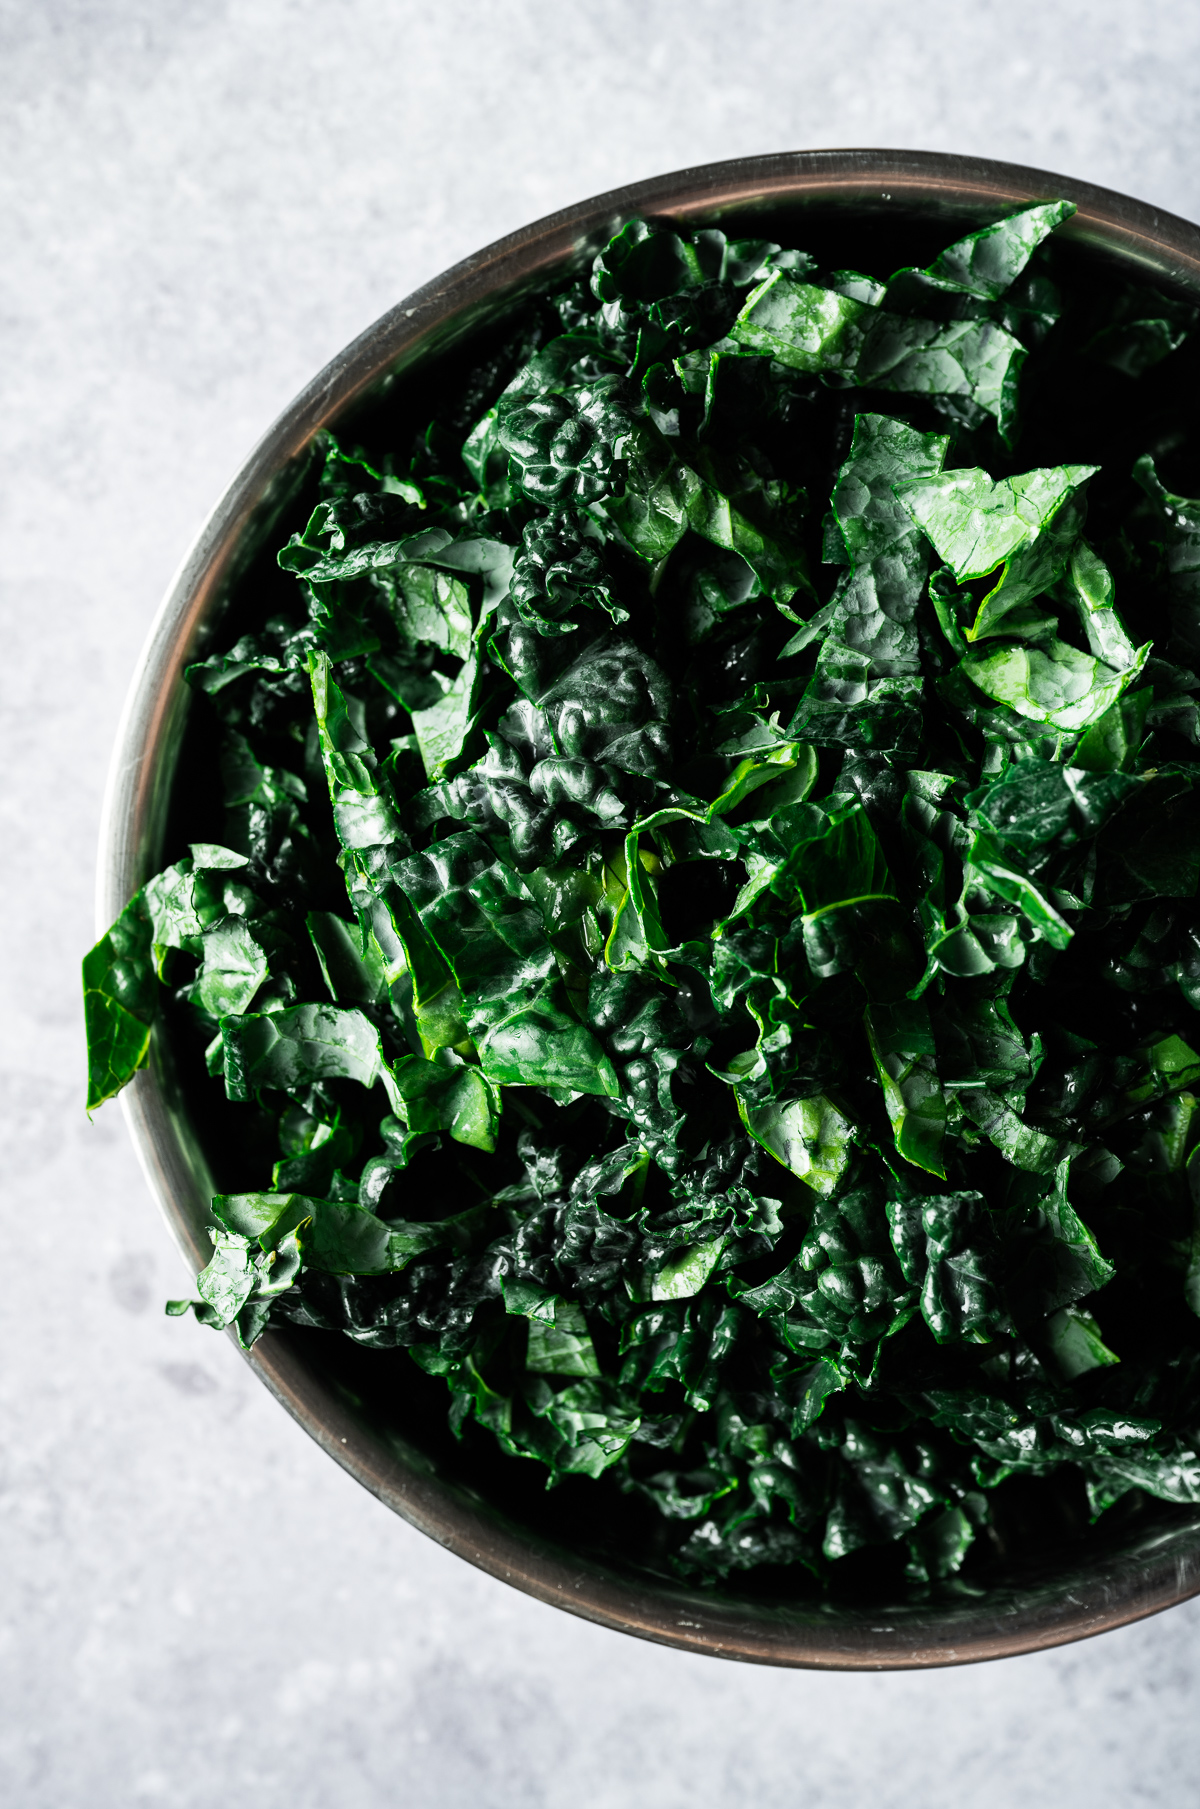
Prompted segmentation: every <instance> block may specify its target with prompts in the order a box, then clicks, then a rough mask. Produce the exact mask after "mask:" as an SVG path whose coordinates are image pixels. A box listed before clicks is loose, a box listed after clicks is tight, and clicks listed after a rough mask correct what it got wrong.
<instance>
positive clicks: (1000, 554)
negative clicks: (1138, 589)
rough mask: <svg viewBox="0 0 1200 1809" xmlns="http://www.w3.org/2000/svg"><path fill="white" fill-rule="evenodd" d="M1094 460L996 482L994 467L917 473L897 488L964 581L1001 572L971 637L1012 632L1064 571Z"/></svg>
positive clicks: (971, 626)
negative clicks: (1017, 615)
mask: <svg viewBox="0 0 1200 1809" xmlns="http://www.w3.org/2000/svg"><path fill="white" fill-rule="evenodd" d="M1095 471H1096V467H1095V466H1094V465H1062V466H1059V467H1057V468H1056V469H1053V470H1043V471H1027V472H1025V473H1024V474H1023V476H1021V477H1014V478H1005V479H1003V480H1002V481H1001V482H999V483H994V482H993V481H992V479H991V478H990V477H989V476H988V474H987V472H986V471H977V470H974V471H948V472H946V473H944V474H943V475H940V476H935V477H928V478H927V477H914V478H909V479H906V480H902V481H901V482H900V483H898V484H897V486H896V495H897V497H898V498H899V500H900V503H901V504H902V506H903V507H904V508H905V509H906V510H907V511H908V513H909V515H911V517H912V519H913V521H915V522H916V524H917V526H918V527H919V528H921V529H922V530H923V532H924V533H925V534H927V535H928V537H929V540H930V541H931V543H932V545H933V547H934V550H935V551H936V552H937V554H938V556H939V558H941V559H942V560H944V561H945V563H946V564H947V565H948V566H949V567H950V569H951V571H952V572H953V573H954V576H955V577H956V578H957V579H958V580H959V582H960V583H961V582H962V581H963V580H964V579H968V578H984V577H987V576H989V575H991V574H992V573H995V572H997V571H998V572H999V576H998V578H997V581H996V583H995V584H994V585H993V586H992V588H991V589H990V590H989V591H988V593H987V595H986V596H985V597H984V599H983V601H982V603H981V604H980V605H979V611H978V614H977V615H976V617H975V620H974V621H973V622H971V623H969V624H967V625H966V626H965V627H964V629H963V633H964V634H965V636H966V638H967V640H968V641H976V640H979V639H981V638H983V637H985V636H987V635H989V634H996V633H999V634H1006V633H1009V632H1011V630H1010V629H1009V628H1008V627H1007V626H1002V625H1001V624H1003V623H1004V621H1005V618H1006V617H1008V616H1010V615H1011V613H1012V611H1014V610H1016V609H1018V608H1020V607H1021V606H1022V605H1023V604H1026V603H1028V602H1029V601H1030V600H1031V599H1032V598H1034V597H1036V596H1038V595H1039V594H1040V593H1041V592H1042V591H1044V590H1047V589H1048V588H1049V586H1050V585H1051V584H1052V583H1053V582H1054V581H1055V579H1056V578H1058V576H1059V574H1060V573H1061V572H1062V571H1063V569H1064V567H1065V566H1066V564H1067V562H1068V560H1069V559H1070V557H1071V554H1072V551H1073V550H1074V547H1075V544H1076V541H1077V540H1078V537H1079V532H1080V529H1081V527H1082V525H1083V513H1082V499H1081V492H1082V491H1083V489H1084V487H1085V485H1086V484H1087V481H1088V479H1089V478H1090V477H1092V476H1094V475H1095Z"/></svg>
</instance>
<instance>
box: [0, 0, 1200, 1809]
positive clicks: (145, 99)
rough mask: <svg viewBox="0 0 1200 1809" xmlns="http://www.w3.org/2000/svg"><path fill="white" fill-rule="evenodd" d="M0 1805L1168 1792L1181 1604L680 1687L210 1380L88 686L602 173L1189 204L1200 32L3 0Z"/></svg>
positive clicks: (98, 694)
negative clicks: (109, 1043) (241, 499)
mask: <svg viewBox="0 0 1200 1809" xmlns="http://www.w3.org/2000/svg"><path fill="white" fill-rule="evenodd" d="M0 84H2V88H3V94H4V105H3V108H2V109H0V246H2V247H3V254H2V256H0V291H2V299H0V334H2V335H3V355H2V358H0V372H2V382H3V388H4V391H5V396H6V399H5V403H4V406H3V409H2V410H0V448H2V450H0V461H2V469H3V480H2V483H0V511H2V513H3V527H2V530H0V549H2V556H0V589H2V594H3V611H4V616H3V621H4V633H3V658H2V659H0V688H2V697H3V723H4V738H3V746H4V777H3V783H2V784H0V813H2V814H3V820H4V824H5V830H6V840H5V849H4V886H3V892H2V894H0V898H2V903H3V909H4V931H3V936H2V937H0V959H2V961H3V973H2V980H0V1139H2V1143H3V1150H2V1155H0V1176H2V1177H3V1212H4V1221H3V1222H4V1244H3V1261H2V1263H0V1290H2V1291H3V1295H4V1301H3V1308H2V1317H0V1324H2V1330H0V1337H2V1338H3V1341H4V1354H3V1358H2V1361H0V1391H2V1397H0V1398H2V1403H3V1406H2V1411H3V1418H4V1431H3V1437H2V1450H3V1459H2V1464H3V1469H2V1475H3V1483H2V1489H3V1494H2V1497H0V1505H2V1508H3V1513H4V1521H5V1531H4V1538H3V1552H4V1557H3V1562H2V1565H0V1627H2V1633H0V1653H2V1658H0V1663H2V1664H3V1678H2V1681H0V1702H2V1703H3V1712H2V1713H0V1797H2V1799H3V1801H4V1802H5V1803H6V1804H8V1805H11V1809H26V1806H29V1809H33V1806H37V1809H50V1806H54V1809H84V1806H85V1805H86V1809H128V1806H129V1805H137V1804H141V1803H157V1802H163V1803H170V1804H172V1805H173V1806H176V1809H208V1806H209V1805H216V1804H222V1803H226V1802H238V1803H253V1804H255V1805H256V1809H285V1806H286V1809H309V1806H312V1809H327V1806H328V1805H337V1806H338V1809H343V1806H345V1809H377V1806H378V1809H383V1806H384V1805H387V1806H391V1805H400V1804H402V1805H404V1809H458V1806H459V1805H461V1806H463V1809H467V1806H470V1809H478V1806H480V1805H482V1806H484V1809H489V1806H490V1805H505V1806H508V1805H518V1804H529V1805H543V1804H545V1805H549V1804H555V1805H560V1804H567V1803H569V1804H571V1805H578V1806H581V1809H582V1806H586V1809H629V1805H632V1804H653V1805H654V1806H655V1809H677V1806H678V1809H683V1806H685V1805H686V1806H688V1809H690V1806H691V1805H693V1804H703V1805H714V1804H720V1805H726V1804H728V1805H738V1806H739V1809H740V1806H741V1805H746V1804H755V1805H761V1806H762V1809H776V1806H778V1809H785V1806H786V1809H792V1806H793V1805H804V1806H805V1809H808V1806H813V1809H817V1806H826V1805H828V1806H830V1809H833V1806H837V1809H843V1806H844V1809H862V1805H864V1804H870V1805H872V1806H873V1809H911V1806H912V1805H915V1804H919V1805H920V1806H921V1809H951V1806H953V1809H960V1806H964V1805H970V1806H971V1809H1011V1806H1012V1805H1015V1804H1021V1803H1030V1804H1034V1803H1036V1804H1054V1805H1055V1806H1056V1809H1076V1806H1078V1809H1083V1806H1084V1805H1087V1809H1124V1806H1125V1805H1127V1804H1129V1803H1131V1802H1136V1803H1140V1804H1161V1805H1164V1806H1168V1805H1169V1806H1172V1809H1173V1806H1174V1805H1177V1804H1182V1803H1185V1802H1190V1801H1191V1800H1193V1794H1194V1789H1195V1783H1194V1780H1195V1771H1196V1763H1197V1759H1198V1758H1200V1722H1198V1720H1197V1716H1196V1712H1195V1711H1196V1703H1197V1691H1198V1688H1200V1675H1198V1668H1197V1657H1196V1652H1197V1646H1196V1640H1197V1634H1198V1633H1200V1610H1198V1609H1197V1608H1195V1607H1186V1608H1183V1609H1180V1610H1177V1611H1176V1612H1174V1613H1172V1614H1170V1615H1167V1616H1165V1617H1164V1618H1161V1619H1159V1620H1156V1621H1152V1622H1150V1623H1148V1624H1146V1625H1144V1626H1141V1627H1137V1628H1133V1629H1131V1630H1129V1631H1127V1632H1123V1633H1119V1634H1115V1635H1112V1636H1110V1637H1108V1638H1106V1639H1103V1640H1100V1641H1097V1642H1094V1643H1091V1644H1086V1645H1083V1646H1078V1647H1075V1648H1073V1649H1068V1650H1066V1651H1063V1652H1059V1653H1051V1654H1049V1655H1047V1656H1044V1657H1038V1658H1029V1659H1022V1660H1017V1661H1014V1662H1011V1663H1007V1664H1003V1665H997V1666H989V1667H984V1668H981V1669H975V1670H966V1671H961V1672H948V1673H942V1674H936V1675H931V1676H910V1675H896V1676H883V1677H870V1678H859V1677H836V1676H816V1675H791V1674H787V1673H776V1672H771V1671H759V1670H753V1669H750V1668H744V1667H737V1666H732V1665H718V1664H716V1663H713V1662H710V1661H707V1660H702V1659H696V1658H688V1657H683V1656H681V1655H679V1654H676V1653H672V1652H666V1651H659V1650H657V1649H655V1648H652V1647H650V1646H644V1645H640V1644H638V1643H636V1642H634V1641H632V1640H627V1639H622V1638H619V1637H618V1636H616V1635H614V1634H610V1633H604V1632H600V1631H598V1630H597V1629H595V1628H593V1627H589V1626H585V1625H583V1624H582V1623H580V1622H577V1621H573V1620H571V1619H569V1618H568V1617H567V1616H565V1615H562V1614H558V1613H555V1612H553V1611H551V1610H550V1609H547V1608H542V1607H539V1606H537V1605H536V1604H534V1603H533V1602H530V1601H526V1600H525V1599H524V1598H523V1597H521V1596H519V1595H516V1594H514V1593H513V1592H512V1591H510V1590H508V1589H506V1588H504V1587H503V1586H502V1585H501V1584H499V1583H494V1582H491V1581H490V1580H489V1579H487V1578H485V1577H482V1576H480V1575H477V1574H476V1573H475V1572H474V1571H472V1570H470V1569H468V1567H467V1566H466V1565H465V1564H462V1563H460V1562H459V1561H458V1560H456V1559H454V1558H451V1557H448V1556H447V1555H446V1554H445V1553H444V1552H442V1551H441V1550H439V1549H438V1548H437V1547H435V1546H434V1545H432V1544H430V1543H428V1542H427V1541H426V1540H424V1539H422V1538H420V1537H419V1536H418V1535H417V1534H416V1533H414V1532H411V1531H410V1530H409V1529H408V1528H407V1527H405V1526H404V1525H403V1524H401V1522H399V1521H398V1520H395V1519H393V1518H391V1517H390V1516H389V1515H388V1514H387V1513H385V1511H384V1510H383V1509H382V1508H381V1507H379V1506H378V1505H377V1504H376V1502H374V1501H373V1500H372V1499H371V1498H370V1497H369V1496H367V1495H366V1494H365V1493H363V1492H362V1491H361V1490H359V1489H358V1488H357V1487H356V1486H355V1485H354V1484H353V1483H352V1482H351V1481H350V1480H349V1479H348V1478H347V1477H345V1476H343V1475H342V1474H341V1473H340V1471H338V1470H337V1469H335V1467H334V1466H333V1465H332V1464H331V1463H329V1462H328V1461H327V1460H326V1459H325V1458H324V1457H322V1456H321V1455H320V1454H319V1452H318V1451H317V1449H316V1447H315V1446H313V1445H311V1444H310V1443H309V1442H308V1441H307V1439H306V1438H305V1437H304V1435H303V1434H302V1433H300V1432H299V1431H298V1430H297V1429H296V1428H295V1427H294V1426H293V1425H292V1424H291V1423H290V1421H288V1420H287V1419H286V1418H285V1417H284V1415H283V1414H282V1413H281V1411H280V1410H279V1409H278V1408H277V1407H276V1406H275V1405H274V1404H273V1403H272V1402H271V1401H270V1400H269V1399H268V1397H267V1396H266V1394H265V1393H264V1392H263V1391H262V1390H261V1389H260V1388H259V1387H258V1385H257V1384H256V1383H255V1382H254V1380H253V1379H252V1377H251V1376H250V1374H249V1373H248V1371H247V1370H246V1369H245V1368H244V1367H243V1365H242V1364H241V1362H240V1360H239V1359H238V1357H237V1355H236V1353H235V1352H234V1351H233V1350H232V1349H231V1348H230V1346H229V1345H228V1343H226V1342H224V1341H223V1340H221V1339H218V1338H215V1337H213V1336H212V1335H211V1334H209V1333H206V1332H204V1331H202V1330H201V1329H200V1328H198V1327H197V1326H195V1325H194V1324H192V1323H191V1322H190V1321H189V1322H186V1323H184V1322H179V1321H174V1320H171V1321H168V1320H166V1319H164V1318H163V1317H162V1311H161V1303H162V1301H163V1299H164V1298H165V1297H166V1296H167V1295H168V1294H171V1293H175V1292H178V1291H180V1288H181V1283H182V1276H181V1272H180V1269H179V1266H178V1259H177V1257H176V1256H175V1254H174V1251H173V1249H172V1248H171V1246H170V1244H169V1243H168V1240H167V1237H166V1234H165V1232H164V1231H163V1229H162V1227H161V1226H160V1224H159V1223H158V1221H157V1219H156V1217H155V1214H154V1211H153V1208H152V1207H151V1205H150V1202H149V1200H148V1198H147V1196H146V1191H145V1188H144V1186H143V1184H142V1181H141V1178H140V1175H139V1173H138V1170H137V1167H136V1164H135V1162H134V1158H133V1154H132V1151H131V1149H130V1147H129V1143H128V1139H127V1137H126V1133H125V1128H124V1125H123V1123H122V1122H121V1119H120V1115H119V1113H118V1112H117V1111H115V1110H114V1109H112V1108H110V1109H109V1110H107V1111H105V1112H104V1113H102V1114H101V1115H100V1116H99V1118H98V1119H97V1121H96V1123H95V1124H94V1125H89V1124H88V1123H87V1121H86V1119H85V1118H84V1116H83V1112H82V1109H81V1104H80V1102H81V1098H82V1084H83V1074H82V1049H81V1044H80V1024H79V1008H78V1002H77V980H76V972H77V969H76V961H77V954H78V952H79V951H81V950H82V949H83V948H84V947H85V946H86V945H87V943H88V942H89V941H90V940H91V935H92V865H93V850H94V845H95V835H96V822H97V814H98V810H99V804H100V794H101V786H102V782H103V775H104V768H105V763H106V760H107V757H108V750H109V746H110V744H111V741H112V738H113V732H114V729H115V727H116V721H117V714H118V710H119V708H120V703H121V697H122V693H123V690H124V686H125V682H126V679H127V676H128V674H129V671H130V669H131V666H132V664H133V660H134V657H135V655H136V653H137V649H138V646H139V644H140V642H141V640H142V637H143V635H144V634H145V632H146V628H147V625H148V623H149V620H150V617H151V614H152V612H153V610H154V607H155V604H156V602H157V600H158V598H159V596H160V594H161V592H162V591H163V589H164V587H165V585H166V583H167V580H168V578H169V577H170V574H171V571H172V568H173V567H174V565H175V563H176V561H177V560H178V558H179V556H180V554H181V553H182V551H183V549H184V547H185V545H186V543H187V540H188V538H189V536H190V535H191V534H192V532H193V531H194V529H195V528H196V526H197V525H198V523H199V522H200V521H201V519H202V517H203V515H204V513H205V511H206V509H207V508H208V506H209V505H210V503H211V502H212V500H213V498H214V497H215V496H216V494H217V492H218V490H219V489H220V487H221V486H222V484H223V483H224V481H225V480H226V478H227V477H228V475H229V474H230V472H231V471H232V470H233V469H234V468H235V467H236V465H237V463H238V462H239V460H240V459H241V457H242V455H243V453H244V452H245V450H246V449H247V447H248V446H249V445H250V443H251V442H252V441H253V439H254V438H255V436H256V435H257V434H258V433H259V432H260V431H261V430H262V429H263V428H264V427H265V426H266V425H267V423H268V422H269V421H270V420H271V418H272V417H273V416H274V415H275V413H276V412H277V411H278V410H279V409H280V408H282V407H283V405H284V404H285V403H286V402H287V400H288V398H289V397H290V396H291V395H292V394H293V393H294V392H295V391H296V390H297V389H298V388H299V386H300V385H301V384H302V383H303V382H304V380H305V379H306V378H307V377H308V376H309V375H310V374H311V373H312V372H313V371H314V370H316V369H317V368H318V366H320V365H321V364H323V363H324V362H325V360H326V359H327V358H329V357H330V356H331V354H332V353H333V352H335V351H336V350H337V349H338V347H339V346H340V345H342V344H343V343H344V342H345V341H347V340H348V339H350V338H351V337H352V336H353V335H354V334H355V333H357V332H358V331H359V330H360V329H361V328H362V327H364V326H365V325H366V324H367V323H368V322H369V321H370V320H371V319H372V318H373V317H374V316H376V315H377V314H379V313H380V312H382V310H383V309H384V308H385V307H387V306H388V305H389V304H391V303H392V302H394V301H395V300H397V299H398V298H399V297H400V296H401V295H402V294H404V293H405V292H406V291H407V290H409V289H411V288H413V287H414V286H415V285H416V284H418V283H420V282H422V281H424V280H425V279H426V278H428V277H430V276H432V275H434V274H435V273H436V272H437V271H438V270H439V269H442V268H443V267H445V266H446V265H448V264H450V263H452V262H453V261H454V260H455V259H457V258H460V257H462V256H464V255H465V254H467V253H468V252H470V251H471V250H473V249H474V248H475V247H476V246H478V245H480V244H482V243H484V242H485V241H487V240H489V239H492V238H494V237H496V236H497V235H498V234H500V233H503V232H506V231H508V230H509V229H511V228H514V227H517V226H520V225H521V224H522V223H523V222H525V221H527V220H530V219H533V218H535V217H536V216H537V215H539V214H542V213H545V212H547V211H549V210H550V209H552V208H554V207H557V206H560V205H563V204H565V203H568V202H570V201H573V200H575V199H577V198H579V197H580V196H582V195H586V194H588V193H592V192H595V191H597V190H600V189H603V188H607V187H609V186H611V185H613V184H616V183H620V182H624V181H626V180H631V179H634V178H637V177H639V176H643V175H650V174H653V173H656V172H658V171H661V170H665V169H671V168H674V167H679V166H681V165H684V164H687V163H690V162H700V161H702V160H705V159H708V158H718V157H728V156H733V155H736V154H739V153H743V152H752V151H760V150H769V149H780V148H785V147H795V146H804V145H829V144H884V145H898V146H921V147H926V148H934V149H937V148H941V149H946V150H962V151H967V152H974V153H980V154H984V155H990V156H996V157H1003V158H1011V159H1014V160H1017V161H1024V162H1029V163H1033V164H1039V165H1042V166H1044V167H1047V168H1052V169H1053V168H1057V169H1061V170H1064V171H1067V172H1070V173H1071V174H1073V175H1077V176H1083V177H1090V178H1092V179H1094V180H1096V181H1099V182H1103V183H1110V184H1112V185H1113V186H1115V187H1118V188H1123V189H1126V190H1128V191H1130V192H1132V193H1134V194H1137V195H1140V196H1143V197H1146V198H1148V199H1150V200H1153V201H1156V202H1158V203H1160V204H1161V205H1163V206H1165V207H1167V208H1171V209H1173V210H1175V211H1177V212H1180V213H1184V214H1189V213H1190V214H1194V213H1195V212H1196V211H1197V210H1198V208H1200V193H1198V183H1200V175H1198V173H1197V165H1196V161H1195V156H1194V120H1195V117H1196V111H1197V107H1196V102H1197V98H1198V93H1197V90H1198V88H1200V13H1196V12H1193V11H1191V10H1190V9H1189V8H1187V7H1179V6H1176V7H1167V6H1165V5H1161V6H1160V5H1152V4H1145V5H1134V6H1129V5H1121V4H1117V3H1115V0H1090V4H1081V3H1080V0H1060V3H1059V4H1057V5H1053V6H1051V5H1046V4H1044V3H1041V0H1013V3H1011V4H1008V5H1000V4H990V3H989V0H924V3H923V4H922V5H921V6H919V7H904V8H901V7H900V6H898V5H895V4H892V3H890V0H842V4H840V5H836V6H835V5H830V4H828V3H827V4H824V5H815V4H811V3H810V0H754V4H742V3H740V0H727V3H726V4H717V3H716V0H686V3H685V0H640V3H639V4H634V3H633V0H603V3H601V0H578V3H575V4H572V3H571V0H508V4H499V3H495V4H480V3H474V4H472V3H470V0H467V3H464V0H440V3H439V4H437V5H426V6H417V5H415V4H412V3H411V0H315V3H314V0H292V3H289V0H243V3H238V0H228V3H226V4H222V3H221V0H111V3H107V4H105V3H101V0H0Z"/></svg>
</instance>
